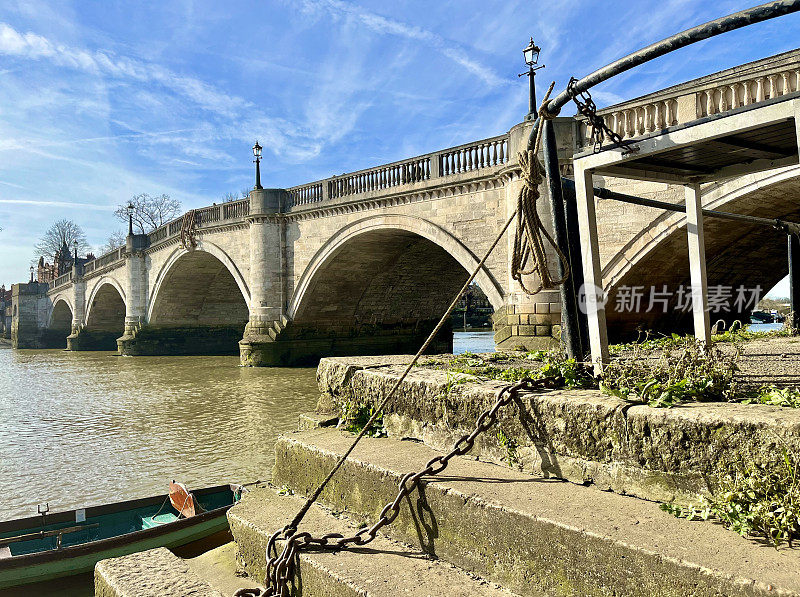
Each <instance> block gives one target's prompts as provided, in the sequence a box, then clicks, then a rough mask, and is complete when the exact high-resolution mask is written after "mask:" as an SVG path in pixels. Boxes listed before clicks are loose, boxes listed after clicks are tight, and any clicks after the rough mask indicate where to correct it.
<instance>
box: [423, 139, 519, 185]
mask: <svg viewBox="0 0 800 597" xmlns="http://www.w3.org/2000/svg"><path fill="white" fill-rule="evenodd" d="M438 159H439V171H440V172H441V175H442V176H449V175H451V174H461V173H462V172H471V171H473V170H479V169H481V168H486V167H487V166H498V165H500V164H505V163H506V162H507V161H508V135H501V136H499V137H493V138H492V139H485V140H483V141H477V142H476V143H469V144H467V145H460V146H459V147H453V148H451V149H447V150H445V151H441V152H439V154H438Z"/></svg>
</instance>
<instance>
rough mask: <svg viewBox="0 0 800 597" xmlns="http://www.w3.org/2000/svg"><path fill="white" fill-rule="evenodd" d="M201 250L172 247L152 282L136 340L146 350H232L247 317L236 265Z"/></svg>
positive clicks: (210, 351)
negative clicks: (145, 322) (144, 322)
mask: <svg viewBox="0 0 800 597" xmlns="http://www.w3.org/2000/svg"><path fill="white" fill-rule="evenodd" d="M223 259H224V257H223V258H221V257H219V256H215V255H213V254H212V253H211V252H209V251H205V250H194V251H186V250H182V249H181V250H178V251H176V252H175V253H174V254H173V255H172V256H171V258H170V259H169V260H168V261H167V263H166V264H165V265H164V267H163V268H162V270H161V272H160V273H159V275H158V278H157V281H156V284H155V286H154V290H153V294H152V296H151V300H150V307H149V310H148V315H147V320H148V326H147V327H146V328H144V329H143V331H142V337H141V338H138V339H137V343H139V344H140V345H141V344H142V343H143V342H144V341H145V340H146V339H148V338H150V339H151V340H152V342H150V344H151V345H152V346H151V348H152V350H148V351H147V352H148V354H157V353H164V354H238V350H239V347H238V342H239V340H240V339H241V338H242V334H243V333H244V327H245V325H246V324H247V321H248V319H249V309H248V297H247V296H246V295H245V294H244V291H243V288H244V289H246V286H244V282H243V280H242V278H241V275H239V274H238V270H233V271H231V269H230V265H229V264H227V263H225V262H224V261H223Z"/></svg>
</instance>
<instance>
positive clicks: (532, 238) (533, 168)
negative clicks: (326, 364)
mask: <svg viewBox="0 0 800 597" xmlns="http://www.w3.org/2000/svg"><path fill="white" fill-rule="evenodd" d="M554 85H555V82H553V83H551V84H550V87H549V89H548V90H547V93H546V94H545V97H544V99H543V100H542V104H541V106H542V107H541V108H540V109H539V118H540V124H541V123H542V122H543V121H544V120H549V119H552V118H553V117H554V116H553V115H552V114H549V113H546V112H545V110H544V106H545V105H547V102H548V100H549V98H550V93H551V92H552V90H553V86H554ZM543 128H544V127H543V126H541V125H540V126H539V128H538V130H537V133H536V143H535V145H534V149H533V150H527V151H525V152H520V153H519V162H520V167H521V169H522V178H523V181H524V184H523V187H522V189H520V193H519V197H518V199H517V207H516V209H515V210H514V213H512V214H511V215H510V217H509V218H508V220H506V223H505V225H504V226H503V228H502V229H501V230H500V232H499V233H498V235H497V237H496V238H495V239H494V242H492V244H491V246H490V247H489V249H488V250H487V251H486V254H485V255H484V256H483V259H481V260H480V262H479V263H478V265H477V266H476V267H475V269H474V270H473V272H472V274H471V275H470V276H469V278H468V279H467V281H466V282H465V283H464V285H463V286H462V287H461V290H459V291H458V293H457V294H456V296H455V298H454V299H453V301H452V302H451V303H450V306H449V307H448V308H447V310H446V311H445V313H444V315H442V317H441V319H440V320H439V323H437V324H436V327H435V328H434V329H433V331H432V332H431V333H430V334H429V335H428V337H427V339H426V340H425V342H424V343H423V344H422V346H421V347H420V349H419V350H418V351H417V353H416V354H415V355H414V357H413V358H412V359H411V362H409V363H408V365H406V368H405V369H404V370H403V373H402V374H401V375H400V377H399V378H398V379H397V381H396V382H395V383H394V385H393V386H392V388H391V390H390V391H389V393H388V394H386V396H385V397H384V398H383V400H381V402H380V403H379V404H378V406H377V407H376V408H375V409H374V411H373V414H372V416H371V417H370V418H369V420H368V421H367V422H366V423H365V424H364V426H363V428H362V429H361V432H360V433H359V434H358V435H357V436H356V437H355V439H354V440H353V442H352V444H350V447H349V448H347V450H346V451H345V452H344V454H342V455H341V456H340V457H339V459H338V460H337V461H336V464H334V466H333V468H332V469H331V470H330V472H329V473H328V474H327V475H326V477H325V478H324V479H323V480H322V482H321V483H320V484H319V485H318V486H317V488H316V489H315V490H314V492H313V493H312V494H311V495H310V496H309V497H308V498H307V499H306V501H305V503H304V504H303V506H302V507H301V508H300V510H299V511H298V513H297V514H296V515H295V517H294V518H293V519H292V521H291V522H290V523H289V524H287V525H286V526H285V527H283V528H282V529H280V530H278V531H276V532H275V533H274V534H273V535H272V536H271V537H270V540H269V543H268V545H267V572H266V578H265V584H266V586H267V588H266V590H265V591H264V592H263V593H261V591H260V590H259V589H253V588H246V589H239V590H238V591H236V593H234V596H235V597H245V596H258V595H263V596H264V597H270V596H288V594H289V589H288V586H287V584H286V583H287V582H288V581H289V579H288V578H287V576H288V569H286V568H284V567H283V564H284V563H288V562H289V561H290V560H293V559H294V557H296V555H297V549H298V546H296V545H293V544H292V541H290V539H291V538H292V537H293V536H294V535H295V534H296V533H297V529H298V527H299V525H300V523H301V522H302V520H303V518H304V517H305V515H306V513H307V512H308V511H309V509H310V508H311V506H312V505H313V504H314V503H315V502H316V501H317V499H318V498H319V496H320V495H321V494H322V491H323V490H324V489H325V487H326V486H327V485H328V482H329V481H330V480H331V479H332V478H333V476H334V475H335V474H336V472H337V471H338V470H339V468H341V466H342V465H343V464H344V462H345V461H346V460H347V458H348V457H349V456H350V454H351V453H352V452H353V450H354V449H355V447H356V446H357V445H358V443H359V442H360V441H361V438H363V437H364V435H365V434H366V433H367V431H368V430H369V429H370V428H371V427H372V425H373V423H374V422H375V419H376V418H377V417H378V416H379V415H380V414H382V412H383V409H384V408H385V407H386V405H387V404H388V403H389V401H390V400H391V399H392V398H393V397H394V395H395V393H396V392H397V390H398V388H399V387H400V385H401V384H402V383H403V381H404V380H405V378H406V377H407V376H408V374H409V372H410V371H411V369H412V368H413V367H414V365H415V364H416V363H417V361H418V360H419V358H420V357H421V356H422V355H423V354H424V352H425V351H426V350H427V348H428V346H430V344H431V342H432V341H433V339H434V338H435V337H436V335H437V334H438V333H439V332H440V331H441V329H442V327H443V326H444V324H445V322H446V321H447V320H448V318H449V317H450V314H451V313H452V312H453V310H454V309H455V307H456V305H457V304H458V301H459V299H460V298H461V296H462V295H463V294H464V292H466V290H467V288H469V285H470V284H471V283H472V281H473V280H474V279H475V277H476V276H477V275H478V273H479V272H480V271H481V269H482V268H483V266H484V264H485V263H486V260H487V259H488V258H489V256H490V255H491V254H492V252H493V251H494V249H495V247H497V245H498V243H499V242H500V239H501V238H502V237H503V235H504V234H505V232H506V230H508V227H509V226H510V225H511V223H512V222H513V221H514V219H515V218H518V219H517V228H516V233H515V237H514V253H513V256H512V277H513V278H514V279H515V280H517V281H518V282H519V284H520V286H521V287H522V288H523V290H524V291H525V292H526V293H527V294H531V295H532V294H536V293H537V292H539V291H540V290H542V289H545V288H546V289H551V288H555V287H556V286H558V285H559V284H561V283H563V282H564V281H566V279H567V278H568V277H569V266H568V264H567V260H566V258H565V257H564V254H563V253H562V252H561V251H560V250H559V248H558V246H557V245H556V243H555V241H554V240H553V238H552V237H551V236H550V234H549V233H548V232H547V230H546V229H545V228H544V225H543V223H542V221H541V219H540V218H539V214H538V213H537V200H538V199H539V185H540V184H541V183H542V180H543V177H542V168H541V165H540V164H539V160H538V159H537V157H536V156H537V154H538V152H539V148H540V145H541V137H542V129H543ZM542 236H544V237H545V238H546V239H547V241H548V242H549V243H550V245H551V246H552V247H553V248H554V249H555V251H556V254H557V255H558V258H559V259H561V260H562V262H563V263H564V267H565V271H566V273H565V275H564V276H563V277H562V278H560V279H555V278H554V277H553V276H552V275H551V274H550V270H549V268H548V265H547V256H546V254H545V244H544V242H543V240H542ZM531 257H532V258H533V262H534V263H533V266H532V267H531V269H530V270H526V269H525V267H526V265H527V263H528V260H529V259H530V258H531ZM533 273H535V274H537V275H538V276H539V278H540V283H539V286H538V288H537V289H536V290H534V291H531V290H530V289H528V288H527V287H526V286H525V284H524V283H523V282H522V276H525V275H530V274H533ZM280 540H285V541H286V543H285V545H284V549H283V552H282V553H281V554H279V555H276V556H275V557H272V556H271V552H272V551H273V550H274V549H275V547H276V542H277V541H280Z"/></svg>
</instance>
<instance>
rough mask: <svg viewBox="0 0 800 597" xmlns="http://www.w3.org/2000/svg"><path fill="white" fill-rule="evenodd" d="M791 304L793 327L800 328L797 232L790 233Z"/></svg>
mask: <svg viewBox="0 0 800 597" xmlns="http://www.w3.org/2000/svg"><path fill="white" fill-rule="evenodd" d="M787 239H788V242H787V244H788V248H789V305H790V307H789V308H790V309H791V311H792V313H793V316H792V328H793V329H794V331H797V330H798V329H800V313H799V312H800V239H798V237H797V235H796V234H789V235H788V237H787Z"/></svg>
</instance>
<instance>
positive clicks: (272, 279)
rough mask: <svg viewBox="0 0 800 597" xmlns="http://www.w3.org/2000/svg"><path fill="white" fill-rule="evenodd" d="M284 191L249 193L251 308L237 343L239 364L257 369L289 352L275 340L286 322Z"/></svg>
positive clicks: (256, 191) (277, 362)
mask: <svg viewBox="0 0 800 597" xmlns="http://www.w3.org/2000/svg"><path fill="white" fill-rule="evenodd" d="M285 195H286V191H284V190H283V189H253V190H252V191H250V213H249V215H248V217H247V223H248V225H249V234H250V308H249V311H250V312H249V319H248V322H247V325H246V326H245V329H244V335H243V337H242V339H241V341H240V342H239V358H240V360H241V364H242V365H246V366H251V367H259V366H269V365H278V364H284V362H285V361H286V359H288V358H289V356H288V355H289V353H290V352H291V351H290V350H289V349H288V347H287V346H286V345H285V343H280V345H278V343H277V341H276V340H277V337H278V335H279V334H281V332H282V331H283V329H284V327H285V326H286V324H287V323H288V320H287V319H286V317H285V315H284V304H285V298H284V287H285V282H284V275H285V273H284V270H285V267H284V254H285V249H284V246H285V230H284V224H283V222H282V221H281V220H280V218H279V217H278V214H280V212H281V209H282V207H283V202H284V197H285Z"/></svg>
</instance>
